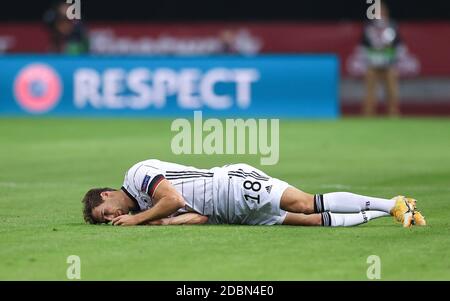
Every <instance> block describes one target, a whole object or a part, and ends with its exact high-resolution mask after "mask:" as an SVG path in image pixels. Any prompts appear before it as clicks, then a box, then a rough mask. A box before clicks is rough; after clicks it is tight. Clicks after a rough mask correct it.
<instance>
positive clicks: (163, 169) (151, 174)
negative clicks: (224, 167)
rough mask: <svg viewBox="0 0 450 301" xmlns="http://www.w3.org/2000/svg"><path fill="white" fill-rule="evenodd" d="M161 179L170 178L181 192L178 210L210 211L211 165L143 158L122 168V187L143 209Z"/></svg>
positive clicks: (204, 212) (150, 202) (150, 200)
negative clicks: (209, 166)
mask: <svg viewBox="0 0 450 301" xmlns="http://www.w3.org/2000/svg"><path fill="white" fill-rule="evenodd" d="M163 179H166V180H168V181H170V182H171V183H172V185H173V186H174V187H175V189H176V190H177V191H178V192H179V193H180V194H181V195H182V196H183V198H184V200H185V202H186V207H185V208H182V209H180V210H179V212H180V213H182V212H188V211H194V212H197V213H199V214H202V215H211V214H212V212H213V208H212V206H213V202H212V200H213V191H214V188H213V186H214V185H213V179H214V169H198V168H195V167H190V166H184V165H180V164H175V163H169V162H163V161H160V160H146V161H142V162H139V163H137V164H135V165H133V166H132V167H131V168H130V169H129V170H128V171H127V172H126V174H125V179H124V182H123V185H122V190H123V191H124V192H125V193H126V194H127V195H128V196H129V197H130V198H131V199H133V200H135V201H136V202H137V204H138V205H139V209H140V210H141V211H144V210H147V209H149V208H151V207H153V205H154V203H153V195H154V193H155V190H156V188H157V187H158V185H159V184H160V183H161V181H162V180H163Z"/></svg>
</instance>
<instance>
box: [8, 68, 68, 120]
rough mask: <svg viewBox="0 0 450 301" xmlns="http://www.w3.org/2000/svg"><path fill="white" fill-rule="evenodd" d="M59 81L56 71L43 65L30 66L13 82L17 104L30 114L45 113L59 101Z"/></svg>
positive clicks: (60, 88) (60, 89)
mask: <svg viewBox="0 0 450 301" xmlns="http://www.w3.org/2000/svg"><path fill="white" fill-rule="evenodd" d="M61 92H62V85H61V79H60V78H59V75H58V74H57V73H56V71H55V70H54V69H53V68H51V67H50V66H48V65H45V64H32V65H28V66H26V67H25V68H23V69H22V70H21V71H20V72H19V74H18V75H17V77H16V79H15V81H14V95H15V97H16V101H17V103H18V104H19V105H20V106H21V107H22V108H23V109H24V110H26V111H28V112H31V113H45V112H48V111H49V110H51V109H52V108H53V107H54V106H55V105H56V104H57V102H58V101H59V99H60V97H61Z"/></svg>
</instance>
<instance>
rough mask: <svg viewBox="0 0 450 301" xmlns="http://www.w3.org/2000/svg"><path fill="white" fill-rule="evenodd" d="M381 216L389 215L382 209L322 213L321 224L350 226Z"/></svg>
mask: <svg viewBox="0 0 450 301" xmlns="http://www.w3.org/2000/svg"><path fill="white" fill-rule="evenodd" d="M383 216H390V214H389V213H386V212H383V211H361V212H359V213H347V214H345V213H332V212H323V213H322V223H323V226H331V227H351V226H356V225H360V224H364V223H367V222H368V221H370V220H372V219H376V218H379V217H383Z"/></svg>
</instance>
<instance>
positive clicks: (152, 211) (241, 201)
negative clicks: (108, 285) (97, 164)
mask: <svg viewBox="0 0 450 301" xmlns="http://www.w3.org/2000/svg"><path fill="white" fill-rule="evenodd" d="M82 202H83V204H84V209H83V214H84V219H85V221H86V222H88V223H91V224H97V223H109V222H111V223H112V224H113V225H117V226H131V225H175V224H176V225H181V224H206V223H207V224H245V225H275V224H282V225H298V226H331V227H337V226H354V225H359V224H363V223H366V222H368V221H369V220H372V219H375V218H378V217H383V216H390V215H392V216H393V217H394V219H395V220H396V221H398V222H401V223H402V224H403V226H404V227H410V226H412V225H425V224H426V223H425V219H424V217H423V216H422V215H421V214H420V212H419V211H417V210H416V200H414V199H411V198H406V197H403V196H397V197H394V198H393V199H381V198H374V197H367V196H362V195H357V194H352V193H348V192H333V193H326V194H323V195H322V194H316V195H312V194H308V193H305V192H303V191H300V190H298V189H297V188H295V187H292V186H290V185H289V184H287V183H286V182H284V181H281V180H278V179H276V178H272V177H270V176H268V175H266V174H265V173H263V172H262V171H260V170H258V169H256V168H254V167H252V166H249V165H247V164H233V165H226V166H224V167H215V168H212V169H209V170H207V169H197V168H194V167H188V166H183V165H179V164H174V163H168V162H163V161H159V160H147V161H142V162H139V163H137V164H135V165H134V166H132V167H131V168H130V169H129V170H128V171H127V172H126V174H125V179H124V183H123V186H122V188H121V189H120V190H115V189H111V188H96V189H91V190H89V191H88V192H87V193H86V195H85V196H84V198H83V201H82ZM129 213H133V214H129Z"/></svg>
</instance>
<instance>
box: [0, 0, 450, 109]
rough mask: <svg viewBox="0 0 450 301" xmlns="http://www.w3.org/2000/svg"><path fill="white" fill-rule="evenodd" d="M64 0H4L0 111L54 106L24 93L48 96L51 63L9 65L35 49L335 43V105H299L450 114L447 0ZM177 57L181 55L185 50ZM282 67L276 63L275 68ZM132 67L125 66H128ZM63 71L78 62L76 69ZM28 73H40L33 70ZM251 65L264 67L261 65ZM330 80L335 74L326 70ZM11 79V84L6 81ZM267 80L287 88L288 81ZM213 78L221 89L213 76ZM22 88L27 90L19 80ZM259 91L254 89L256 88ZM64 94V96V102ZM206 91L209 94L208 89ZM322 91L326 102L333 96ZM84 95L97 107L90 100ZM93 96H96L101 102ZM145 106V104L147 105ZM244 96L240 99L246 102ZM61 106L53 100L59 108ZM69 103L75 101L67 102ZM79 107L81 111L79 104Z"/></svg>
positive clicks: (326, 49) (320, 49) (188, 52)
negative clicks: (379, 3)
mask: <svg viewBox="0 0 450 301" xmlns="http://www.w3.org/2000/svg"><path fill="white" fill-rule="evenodd" d="M65 2H66V1H53V0H41V1H27V2H21V1H10V2H8V3H7V4H4V5H6V8H5V9H2V10H1V12H0V56H1V58H3V59H4V60H3V61H2V64H3V66H4V68H2V69H3V77H2V82H3V86H2V88H4V89H3V92H2V94H1V99H2V100H3V102H5V101H6V100H7V99H9V100H10V102H11V103H10V104H9V105H4V106H3V107H1V108H0V113H2V114H7V115H17V114H19V115H20V114H21V113H23V111H26V112H28V113H30V112H31V113H49V110H45V109H39V107H40V105H39V104H37V105H35V109H33V104H31V105H28V107H29V108H28V109H27V108H25V110H23V103H30V102H33V97H34V100H35V101H37V102H39V101H41V102H46V101H48V102H49V103H52V101H51V99H50V100H48V99H47V100H45V99H44V98H42V97H44V96H46V93H47V92H46V91H47V90H48V89H51V87H52V84H51V83H52V80H51V76H50V75H49V76H50V79H49V78H48V77H47V78H46V79H42V75H41V76H40V77H39V76H37V78H36V77H35V76H33V75H30V74H31V73H32V71H29V72H28V73H27V74H28V81H27V80H22V81H19V80H18V79H17V77H18V74H17V72H16V73H14V72H11V74H8V75H7V74H6V72H7V71H8V70H9V69H8V68H12V69H11V70H16V69H20V68H22V67H23V66H26V65H29V64H32V63H33V62H34V61H35V60H39V59H40V61H42V60H44V61H45V59H47V58H44V59H42V57H40V58H39V59H38V57H37V55H43V54H57V55H66V56H65V57H64V60H66V61H71V60H75V58H74V56H86V55H87V56H89V57H91V58H92V56H95V57H96V58H98V59H100V58H99V57H101V56H108V57H111V56H115V57H117V56H120V57H127V56H128V57H131V56H133V57H136V56H139V57H141V58H142V57H143V56H144V57H146V58H148V57H147V56H151V57H156V56H158V57H161V56H162V57H166V58H167V57H170V58H173V57H182V58H186V57H190V56H195V57H199V56H200V57H205V56H209V57H213V56H218V55H227V56H238V57H245V59H246V60H247V61H246V62H247V65H248V64H250V65H251V64H253V61H249V59H250V58H251V57H253V58H255V57H260V56H264V55H286V54H288V55H294V56H295V55H298V54H315V55H316V54H331V55H335V56H336V57H337V59H338V64H337V66H338V77H337V78H336V80H337V81H338V82H337V85H331V89H334V90H335V91H336V93H337V95H336V97H334V98H335V99H333V100H331V102H334V101H336V102H338V104H337V108H333V109H332V110H333V112H332V113H323V114H319V113H318V114H309V113H308V112H299V114H298V116H300V117H302V116H305V117H308V116H310V117H328V116H338V115H340V114H341V113H342V114H343V115H358V114H365V115H369V116H370V115H375V114H384V113H387V114H390V115H393V116H398V115H399V114H402V115H450V59H449V54H450V2H448V1H444V0H434V1H421V0H396V1H384V3H385V5H384V6H383V8H382V13H383V17H382V18H383V21H380V20H378V22H377V20H375V22H374V21H371V20H369V19H368V14H369V12H368V10H369V9H370V6H371V5H372V4H376V2H373V1H371V2H372V3H367V2H366V1H365V0H346V1H345V2H343V1H287V0H279V1H264V2H261V1H252V0H247V1H237V0H227V1H222V0H216V1H207V0H197V1H182V0H154V1H138V0H127V1H106V0H104V1H102V0H99V1H92V0H91V1H86V0H84V1H83V0H80V1H74V0H72V1H68V2H70V3H69V4H66V3H65ZM77 5H78V7H76V6H77ZM71 6H72V7H71ZM77 9H78V10H77ZM68 11H69V12H70V13H71V14H72V17H73V20H70V19H69V18H68V15H67V13H68ZM372 13H373V11H372ZM11 54H22V55H29V56H27V57H26V59H25V60H22V61H21V62H20V63H19V64H18V65H14V66H11V67H8V68H6V62H7V61H9V57H8V55H11ZM49 59H50V60H51V61H50V62H45V63H47V64H49V65H50V66H51V67H52V68H53V69H55V70H56V73H58V74H59V76H60V77H61V78H62V79H61V80H62V85H63V88H61V89H64V90H65V91H66V92H67V91H72V89H75V90H77V89H78V90H79V89H82V88H77V87H71V85H72V82H73V80H72V79H66V78H67V77H69V76H70V77H71V76H72V74H71V75H68V74H67V72H68V71H67V70H65V69H64V68H66V69H67V68H70V67H69V66H67V67H63V65H64V64H65V63H66V62H62V63H58V64H57V65H54V59H55V58H54V57H52V58H49ZM73 62H74V64H75V65H76V66H78V67H80V66H84V65H83V64H84V63H82V62H81V61H73ZM168 62H169V61H168ZM249 62H252V63H249ZM284 63H285V64H286V66H288V65H289V62H287V63H286V61H284ZM89 64H91V66H94V69H96V70H97V71H99V70H104V69H102V68H103V67H102V66H100V65H98V61H91V63H89ZM105 64H108V63H105ZM120 64H122V66H125V69H127V66H128V65H129V62H128V61H126V62H125V61H121V62H120ZM170 64H171V63H170V62H169V63H165V62H164V63H161V64H160V65H158V66H156V65H153V68H157V67H167V66H169V68H172V66H171V65H170ZM180 64H181V66H183V65H184V66H186V63H184V62H181V63H180ZM199 64H200V65H195V64H191V65H189V64H188V65H189V66H188V67H199V68H200V69H202V68H203V69H204V68H206V67H204V66H203V65H202V64H204V62H200V63H199ZM206 64H207V65H208V64H212V66H215V65H220V66H223V65H227V63H223V61H214V60H208V62H207V63H206ZM237 64H238V65H239V64H240V63H239V62H238V63H237ZM254 64H256V66H257V67H256V68H258V66H259V65H258V64H259V62H258V61H254ZM113 65H114V64H113ZM231 65H233V64H231ZM64 66H65V65H64ZM208 66H209V65H208ZM112 67H114V66H112ZM135 67H139V66H135ZM304 67H305V66H303V65H302V66H301V67H300V66H299V67H298V68H300V69H302V71H298V72H296V71H295V70H288V71H287V72H288V73H287V75H286V76H288V77H289V78H291V79H292V78H293V79H294V80H292V82H295V75H296V74H301V73H302V72H303V75H306V76H307V77H308V76H310V73H308V72H306V73H305V72H304V71H303V70H305V69H304ZM60 68H63V70H61V69H60ZM173 68H175V67H173ZM282 68H283V66H281V69H280V70H279V71H280V72H282ZM308 68H309V67H308ZM308 68H306V69H308ZM311 68H312V69H315V70H316V71H317V72H319V73H323V74H325V73H327V74H329V72H330V71H329V70H327V71H323V70H321V69H320V68H321V67H314V66H313V67H311ZM287 69H289V68H287ZM33 70H34V69H33ZM37 70H38V73H40V74H43V73H45V70H43V69H37ZM268 70H269V69H268ZM308 70H309V69H308ZM16 71H17V70H16ZM47 71H48V70H47ZM128 71H129V68H128V69H127V70H126V72H128ZM0 72H1V71H0ZM70 72H75V71H74V69H72V71H70ZM277 72H278V71H274V70H271V69H270V70H269V71H268V73H269V74H270V75H271V78H274V80H273V81H272V82H276V79H277V78H280V76H279V74H278V73H277ZM47 73H48V72H47ZM50 73H51V72H50ZM331 73H332V71H331ZM30 76H31V78H32V79H35V80H30ZM222 76H225V75H223V74H222ZM317 76H320V75H319V74H318V75H317ZM25 77H26V76H25ZM100 77H102V75H100ZM103 77H105V76H103ZM106 77H108V76H106ZM258 77H261V74H259V75H258ZM269 77H270V76H269ZM266 78H267V77H266ZM330 80H332V79H327V81H330ZM11 81H14V83H11ZM6 82H9V84H8V85H6V84H5V83H6ZM18 82H19V83H20V82H22V83H21V84H22V88H16V90H15V92H14V93H12V92H11V93H9V94H8V93H7V91H8V90H9V91H11V84H13V85H15V86H20V85H19V83H18ZM31 82H33V83H31ZM263 85H264V87H266V88H267V89H265V90H264V89H263V90H260V91H261V92H260V93H266V92H264V91H266V90H268V89H271V88H272V87H271V86H270V85H267V84H264V83H261V86H263ZM294 85H296V84H294ZM325 85H326V83H325ZM67 86H69V87H67ZM308 86H311V85H308ZM313 86H314V84H313ZM49 87H50V88H49ZM274 87H275V88H274V89H276V87H280V88H279V90H283V86H279V85H278V86H276V85H275V86H274ZM298 87H300V88H301V87H302V86H301V85H300V86H298ZM319 87H322V84H317V86H316V90H319V89H320V88H319ZM104 88H105V87H100V88H99V89H104ZM128 88H130V87H128ZM216 88H217V89H218V90H221V89H222V88H221V87H220V86H219V87H216ZM257 88H258V87H257ZM17 89H18V90H22V92H18V91H17ZM45 89H47V90H45ZM130 89H131V88H130ZM223 89H225V90H226V88H223ZM327 89H329V87H327ZM131 90H132V89H131ZM57 92H59V93H57ZM216 92H217V91H216ZM278 92H279V91H278ZM48 93H50V92H48ZM53 93H54V94H57V95H59V96H60V97H61V95H60V94H61V93H63V92H62V91H53ZM77 93H78V92H77V91H73V93H71V94H73V95H66V96H64V95H63V96H62V98H65V100H64V101H65V102H67V101H70V100H71V99H74V98H76V95H75V94H77ZM130 93H132V92H130ZM258 93H259V92H258V91H256V92H255V93H254V94H255V95H258ZM299 93H300V94H301V93H302V92H299ZM333 93H334V92H333ZM13 94H14V95H13ZM216 94H219V93H218V92H217V93H216ZM274 94H275V95H276V93H274ZM291 94H292V95H291ZM294 94H295V92H293V93H290V96H289V97H287V96H284V95H283V93H282V92H280V94H279V95H280V97H281V98H284V99H285V100H287V101H290V102H292V101H297V99H296V97H295V95H294ZM18 95H19V96H18ZM20 95H22V96H20ZM133 95H134V94H133ZM27 96H29V97H28V98H27ZM47 96H48V97H49V98H52V97H51V96H49V95H47ZM36 97H37V98H39V97H41V98H42V99H40V100H39V99H36ZM149 97H150V96H149ZM255 97H256V96H255ZM307 97H308V96H304V97H303V98H307ZM17 98H20V99H22V100H20V99H19V100H17ZM54 98H58V97H56V96H54ZM298 98H299V99H300V100H298V101H299V104H301V105H303V107H308V106H309V105H310V103H311V101H312V100H311V99H309V100H306V102H303V100H301V98H302V96H301V95H299V96H298ZM14 99H15V100H16V101H18V102H20V105H21V107H22V108H20V107H19V108H15V107H14V101H15V100H14ZM178 100H179V99H178ZM268 100H269V101H274V99H268ZM55 101H56V100H55ZM58 101H59V100H58ZM64 101H63V102H62V103H60V104H59V106H61V105H64V104H63V103H64ZM315 101H316V102H317V101H322V100H317V99H316V100H315ZM149 102H151V101H149ZM209 102H210V103H211V102H214V98H212V100H210V101H209ZM244 102H245V101H244ZM325 102H326V103H327V105H329V103H330V100H326V101H325ZM90 103H91V104H92V105H93V106H94V107H95V105H94V104H93V102H92V101H91V102H90ZM25 106H27V105H25ZM161 106H163V105H160V107H161ZM42 107H45V105H42ZM98 107H99V105H97V109H98ZM142 107H145V105H142ZM150 107H151V106H150V105H148V106H147V107H146V108H150ZM155 107H158V105H155ZM191 107H192V108H193V107H197V108H200V107H201V106H199V105H197V106H191ZM241 107H242V106H241ZM243 107H244V108H245V105H244V106H243ZM36 108H37V109H36ZM52 108H53V107H52ZM79 109H80V107H78V110H79ZM63 111H64V110H60V111H58V109H56V111H54V113H58V112H59V113H62V112H63ZM64 112H68V114H71V113H75V114H77V113H80V112H79V111H77V112H76V111H74V110H68V111H64ZM161 112H164V110H163V111H161ZM116 113H117V112H116ZM83 114H84V113H82V112H81V115H83ZM102 114H103V113H102Z"/></svg>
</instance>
